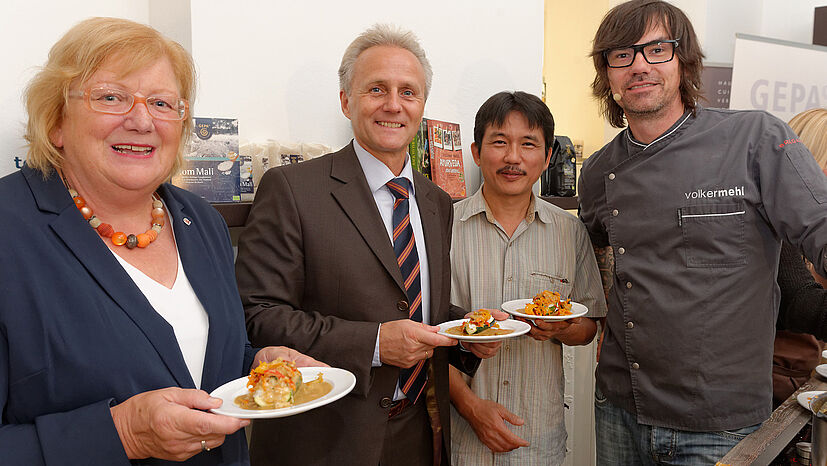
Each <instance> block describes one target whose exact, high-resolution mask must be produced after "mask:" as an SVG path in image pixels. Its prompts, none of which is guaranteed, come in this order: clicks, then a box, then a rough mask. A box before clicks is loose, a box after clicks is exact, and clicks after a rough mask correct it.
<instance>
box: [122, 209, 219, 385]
mask: <svg viewBox="0 0 827 466" xmlns="http://www.w3.org/2000/svg"><path fill="white" fill-rule="evenodd" d="M172 223H173V222H167V225H169V227H170V228H172ZM172 235H173V237H175V230H174V229H173V231H172ZM112 255H114V256H115V258H116V259H118V262H120V263H121V266H123V268H124V270H126V273H128V274H129V276H130V277H131V278H132V281H134V282H135V284H136V285H137V286H138V288H139V289H140V290H141V292H142V293H143V294H144V296H145V297H146V299H147V301H149V304H150V305H151V306H152V307H153V308H154V309H155V311H156V312H157V313H158V314H160V315H161V317H163V318H164V319H165V320H166V321H167V322H168V323H169V325H171V326H172V329H173V331H174V332H175V339H176V340H178V346H179V347H180V348H181V353H182V354H183V356H184V362H185V363H186V364H187V369H189V371H190V375H191V376H192V381H193V382H194V383H195V387H196V388H201V374H202V372H203V370H204V356H205V355H206V352H207V335H208V333H209V330H210V321H209V318H208V317H207V311H206V310H205V309H204V306H203V305H202V304H201V301H199V300H198V296H196V294H195V290H193V289H192V285H190V281H189V279H187V274H186V272H184V267H183V265H182V264H181V256H180V255H179V254H178V247H177V246H176V247H175V255H176V260H177V262H178V273H177V275H176V276H175V283H174V284H173V285H172V289H170V288H167V287H165V286H164V285H162V284H160V283H158V282H156V281H155V280H153V279H152V278H150V277H148V276H147V275H146V274H145V273H143V272H141V271H140V270H139V269H138V268H137V267H135V266H134V265H132V264H130V263H129V262H127V261H125V260H124V259H123V258H122V257H121V256H119V255H117V254H115V252H114V251H112Z"/></svg>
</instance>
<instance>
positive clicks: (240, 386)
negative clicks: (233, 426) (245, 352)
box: [210, 367, 356, 419]
mask: <svg viewBox="0 0 827 466" xmlns="http://www.w3.org/2000/svg"><path fill="white" fill-rule="evenodd" d="M298 369H299V372H301V374H302V381H304V382H310V381H311V380H313V379H315V378H316V376H317V375H318V374H319V372H321V373H322V377H323V378H324V380H325V382H330V384H331V385H333V389H332V390H331V391H330V393H328V394H327V395H325V396H323V397H321V398H318V399H315V400H313V401H308V402H307V403H302V404H300V405H295V406H290V407H288V408H278V409H261V410H254V409H243V408H241V407H239V406H237V405H236V404H235V403H234V402H233V400H235V398H236V397H237V396H239V395H243V394H245V393H247V377H241V378H238V379H235V380H233V381H231V382H227V383H225V384H224V385H222V386H220V387H218V388H216V389H215V390H213V392H212V393H210V396H214V397H216V398H221V401H223V404H222V405H221V407H220V408H218V409H211V410H210V411H212V412H214V413H215V414H223V415H225V416H230V417H237V418H240V419H266V418H275V417H286V416H292V415H294V414H299V413H303V412H305V411H309V410H311V409H313V408H318V407H319V406H324V405H326V404H328V403H333V402H334V401H336V400H338V399H339V398H341V397H343V396H345V395H347V394H348V393H350V391H351V390H353V387H354V386H355V385H356V376H355V375H353V374H352V373H350V372H349V371H346V370H344V369H338V368H335V367H299V368H298Z"/></svg>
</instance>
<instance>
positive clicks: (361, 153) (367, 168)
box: [353, 139, 416, 197]
mask: <svg viewBox="0 0 827 466" xmlns="http://www.w3.org/2000/svg"><path fill="white" fill-rule="evenodd" d="M353 150H354V151H355V152H356V158H357V159H359V165H361V166H362V171H363V172H364V173H365V178H366V179H367V180H368V187H369V188H370V192H371V193H373V195H374V196H376V192H377V191H379V190H380V189H383V188H384V189H388V188H387V187H386V186H385V183H387V182H388V181H390V180H392V179H394V178H400V177H401V178H407V180H408V181H409V182H410V183H411V192H410V193H409V197H414V196H415V195H416V188H414V182H413V169H412V168H411V162H410V160H411V158H410V156H407V155H406V156H405V166H404V167H403V168H402V172H401V173H400V174H399V176H394V174H393V172H392V171H391V169H390V168H388V166H387V165H385V164H384V163H383V162H382V161H381V160H379V159H377V158H376V157H374V156H373V155H371V154H370V152H368V151H366V150H365V149H364V148H363V147H362V146H360V145H359V143H358V142H357V141H356V139H354V140H353Z"/></svg>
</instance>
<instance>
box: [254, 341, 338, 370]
mask: <svg viewBox="0 0 827 466" xmlns="http://www.w3.org/2000/svg"><path fill="white" fill-rule="evenodd" d="M276 358H282V359H284V360H286V361H293V362H294V363H296V366H297V367H330V366H328V365H327V364H325V363H323V362H321V361H317V360H316V359H313V358H311V357H310V356H307V355H306V354H302V353H299V352H298V351H296V350H294V349H292V348H288V347H286V346H268V347H266V348H262V349H261V351H259V352H258V353H256V357H255V360H254V362H253V367H256V366H258V363H259V362H262V361H264V362H270V361H275V360H276Z"/></svg>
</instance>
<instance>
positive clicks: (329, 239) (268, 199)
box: [236, 144, 478, 465]
mask: <svg viewBox="0 0 827 466" xmlns="http://www.w3.org/2000/svg"><path fill="white" fill-rule="evenodd" d="M414 185H415V188H416V189H415V192H416V199H417V204H418V206H419V211H420V216H421V219H422V228H423V232H424V235H425V244H426V250H427V258H428V266H429V270H430V290H431V303H430V309H431V311H430V312H431V323H440V322H444V321H447V320H451V319H454V318H460V317H461V316H462V313H463V312H462V310H461V309H459V308H454V307H452V306H451V305H450V303H449V299H450V279H451V269H450V261H449V248H450V244H451V224H452V216H453V209H452V205H451V199H450V197H449V196H448V195H447V194H446V193H445V192H444V191H442V190H441V189H439V188H438V187H437V186H436V185H434V184H433V183H431V182H430V181H429V180H428V179H426V178H425V177H423V176H421V175H420V174H418V173H415V174H414ZM238 253H239V255H238V260H237V263H236V264H237V265H236V273H237V278H238V285H239V291H240V293H241V298H242V301H243V303H244V307H245V312H246V315H247V329H248V332H249V335H250V339H251V341H252V343H253V344H254V345H256V346H266V345H287V346H290V347H293V348H295V349H297V350H299V351H301V352H304V353H307V354H309V355H311V356H313V357H315V358H317V359H319V360H321V361H324V362H326V363H328V364H330V365H331V366H334V367H341V368H344V369H347V370H349V371H351V372H353V373H354V374H355V375H356V387H355V388H354V390H353V392H351V394H350V395H348V396H346V397H345V398H343V399H342V400H339V401H337V402H335V403H332V404H330V405H327V406H325V407H322V408H318V409H315V410H312V411H310V412H307V413H304V414H301V415H297V416H292V417H288V418H282V419H276V420H272V421H263V422H257V423H256V425H255V426H254V428H253V439H252V444H251V448H252V453H251V454H252V459H253V463H254V464H255V463H264V462H265V461H266V459H267V458H269V459H270V462H271V463H272V464H302V465H308V464H337V465H345V464H359V465H362V464H372V465H375V464H378V463H379V457H380V454H381V449H382V443H383V440H384V435H385V425H386V424H387V421H388V410H387V408H386V407H382V406H380V400H381V399H382V398H383V397H391V396H393V392H394V388H395V386H396V381H397V379H398V377H399V368H397V367H394V366H387V365H383V366H381V367H376V368H374V367H371V362H372V359H373V351H374V347H375V344H376V332H377V329H378V326H379V323H380V322H387V321H392V320H397V319H401V318H405V317H407V310H406V309H407V307H406V304H405V302H406V301H407V297H406V295H405V287H404V285H403V282H402V275H401V272H400V271H399V266H398V265H397V262H396V256H395V255H394V252H393V246H392V244H391V241H390V239H389V238H388V234H387V232H386V230H385V227H384V225H383V223H382V220H381V216H380V214H379V211H378V210H377V208H376V203H375V201H374V198H373V195H372V194H371V192H370V189H369V188H368V184H367V181H366V179H365V175H364V173H363V172H362V168H361V165H360V164H359V161H358V159H357V158H356V153H355V152H354V150H353V146H352V144H349V145H347V146H346V147H345V148H343V149H341V150H340V151H338V152H336V153H333V154H328V155H326V156H323V157H320V158H318V159H314V160H310V161H307V162H303V163H301V164H297V165H290V166H284V167H278V168H274V169H272V170H269V171H268V172H267V173H266V174H265V175H264V177H263V178H262V181H261V184H260V186H259V189H258V192H257V194H256V199H255V202H254V204H253V208H252V211H251V213H250V217H249V219H248V221H247V227H246V229H245V231H244V233H243V234H242V235H241V238H240V240H239V250H238ZM458 353H459V351H458V350H456V349H450V350H448V349H437V351H435V353H434V356H433V357H432V359H431V364H432V365H433V372H432V374H433V380H432V382H433V383H435V388H436V394H437V402H438V406H439V412H440V418H441V422H442V424H443V444H444V445H443V451H444V452H446V453H448V457H449V458H450V449H449V448H450V429H449V425H448V422H449V420H450V414H449V400H448V363H449V358H450V357H453V356H456V355H457V354H458ZM474 362H476V363H478V361H472V362H471V365H472V366H473V363H474ZM463 369H465V370H468V369H471V367H467V366H466V367H464V368H463Z"/></svg>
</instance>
